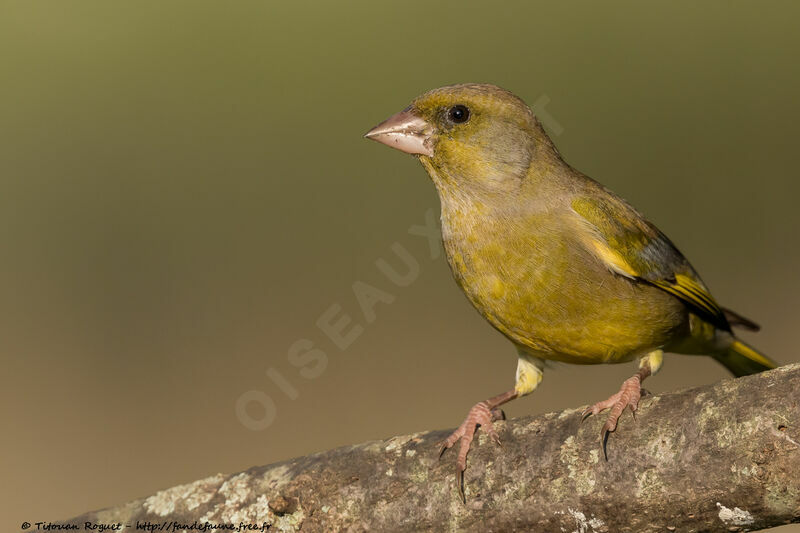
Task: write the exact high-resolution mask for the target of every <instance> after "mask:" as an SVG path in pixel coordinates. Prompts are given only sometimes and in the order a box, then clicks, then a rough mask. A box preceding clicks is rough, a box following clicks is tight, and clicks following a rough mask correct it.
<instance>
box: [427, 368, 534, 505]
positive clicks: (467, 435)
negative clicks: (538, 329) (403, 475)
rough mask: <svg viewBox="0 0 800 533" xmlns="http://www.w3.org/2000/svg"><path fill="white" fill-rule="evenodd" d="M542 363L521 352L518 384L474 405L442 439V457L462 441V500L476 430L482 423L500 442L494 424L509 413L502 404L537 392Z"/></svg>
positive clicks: (458, 469)
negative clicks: (458, 424) (468, 457)
mask: <svg viewBox="0 0 800 533" xmlns="http://www.w3.org/2000/svg"><path fill="white" fill-rule="evenodd" d="M540 366H541V364H540V362H539V361H538V360H537V359H536V358H534V357H531V356H529V355H527V354H523V353H521V354H520V356H519V361H518V363H517V383H516V385H515V387H514V388H513V389H511V390H510V391H507V392H504V393H503V394H498V395H497V396H494V397H492V398H489V399H488V400H485V401H482V402H479V403H476V404H475V405H474V406H472V409H470V410H469V413H467V417H466V418H465V419H464V421H463V422H462V423H461V425H460V426H458V429H456V430H455V431H454V432H453V433H452V434H451V435H450V436H449V437H447V439H445V440H444V442H442V444H441V446H440V448H439V457H441V456H442V454H444V452H445V451H446V450H448V449H449V448H451V447H453V445H454V444H455V443H456V442H458V441H459V440H460V441H461V444H460V446H459V449H458V457H457V459H456V480H457V483H458V492H459V495H460V496H461V501H463V502H465V503H466V501H467V500H466V495H465V494H464V471H465V470H466V469H467V454H468V453H469V449H470V446H471V445H472V440H473V438H474V436H475V432H476V431H477V429H478V427H479V426H480V427H482V428H483V430H484V431H485V432H486V433H488V434H489V436H490V437H491V438H492V440H493V441H494V442H496V443H497V444H500V437H499V436H498V435H497V431H495V429H494V424H493V422H495V421H497V420H504V419H505V414H504V413H503V411H502V410H501V409H500V406H501V405H503V404H504V403H507V402H510V401H511V400H513V399H515V398H519V397H520V396H524V395H525V394H528V393H530V392H531V391H533V390H534V389H535V388H536V386H537V385H538V384H539V383H540V382H541V381H542V371H541V368H540Z"/></svg>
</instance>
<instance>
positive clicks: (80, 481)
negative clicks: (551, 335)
mask: <svg viewBox="0 0 800 533" xmlns="http://www.w3.org/2000/svg"><path fill="white" fill-rule="evenodd" d="M798 16H800V6H798V4H796V3H794V4H793V3H790V2H769V3H756V2H746V3H745V2H722V1H713V2H703V3H701V4H696V3H694V2H673V3H669V4H667V3H652V2H647V3H642V2H611V3H608V2H604V3H598V2H593V1H587V2H569V3H560V2H555V1H551V2H547V3H543V2H537V3H529V2H505V3H503V4H502V5H501V6H497V5H490V4H488V3H482V2H442V3H436V4H434V3H431V2H423V1H416V2H415V1H407V2H392V3H390V2H366V1H364V2H344V3H342V2H336V3H334V2H316V3H312V2H293V3H277V2H266V1H262V2H254V1H240V2H226V3H223V2H213V1H192V2H189V1H186V0H183V1H178V0H173V1H170V2H163V1H139V2H128V3H117V2H114V3H109V2H102V1H72V2H55V1H50V2H46V1H42V2H29V1H13V2H10V1H2V2H0V54H1V55H2V59H0V173H1V174H0V176H1V177H0V247H1V248H0V254H1V256H2V260H1V261H0V338H2V362H3V376H4V380H3V381H4V385H3V387H2V395H3V396H2V401H1V402H0V406H2V407H0V409H2V418H3V421H4V426H5V428H6V430H5V431H4V432H3V436H2V448H0V456H2V478H3V480H4V483H2V486H0V501H2V502H3V504H2V505H3V506H8V508H7V509H6V510H4V511H3V512H2V515H3V516H4V523H5V524H6V525H5V526H4V527H9V526H13V527H18V524H20V523H21V522H22V521H23V520H28V521H31V522H35V521H40V520H55V519H63V518H67V517H70V516H73V515H76V514H79V513H81V512H83V511H87V510H90V509H96V508H100V507H105V506H109V505H113V504H117V503H121V502H123V501H126V500H129V499H132V498H136V497H141V496H145V495H149V494H151V493H153V492H155V491H157V490H159V489H163V488H166V487H169V486H172V485H176V484H180V483H185V482H189V481H192V480H195V479H198V478H201V477H204V476H208V475H211V474H214V473H217V472H232V471H238V470H242V469H245V468H247V467H250V466H252V465H258V464H266V463H270V462H274V461H278V460H281V459H285V458H289V457H292V456H297V455H303V454H307V453H309V452H313V451H317V450H322V449H327V448H331V447H334V446H340V445H345V444H351V443H356V442H360V441H364V440H369V439H379V438H385V437H388V436H391V435H396V434H403V433H408V432H414V431H421V430H426V429H432V428H446V427H452V426H455V425H457V424H458V423H460V421H461V419H462V417H463V416H464V414H465V413H466V410H467V409H468V408H469V407H470V406H471V405H472V404H473V403H475V402H476V401H478V400H481V399H484V398H486V397H487V396H490V395H493V394H496V393H499V392H501V391H504V390H506V389H507V388H509V387H510V386H511V385H512V384H513V379H514V371H515V368H516V355H515V352H514V350H513V348H512V346H511V345H510V344H509V343H508V342H507V341H506V340H505V339H503V338H502V337H501V336H500V335H499V334H498V333H496V332H495V331H494V330H493V329H491V327H490V326H489V325H488V324H486V323H485V322H484V321H483V320H482V319H481V318H480V317H479V316H478V314H477V313H476V312H475V311H474V310H473V309H472V308H471V307H470V305H469V304H468V302H467V301H466V299H465V298H464V297H463V296H462V295H461V293H460V292H459V290H458V289H457V287H456V285H455V283H453V281H452V280H451V277H450V272H449V269H448V267H447V265H446V263H445V261H444V259H443V258H442V257H441V256H440V257H438V258H436V259H433V258H431V254H430V252H429V249H428V244H427V241H426V240H425V239H424V238H421V237H419V236H415V235H412V234H409V233H408V229H409V227H410V226H412V225H421V224H423V223H424V220H425V213H426V211H427V210H429V209H434V213H435V215H436V217H438V200H437V198H436V194H435V191H434V189H433V186H432V185H431V183H430V182H429V179H428V178H427V176H426V175H425V173H424V171H423V169H422V168H421V167H420V165H419V164H418V163H417V162H416V161H415V160H414V159H413V158H411V157H407V156H403V155H401V154H400V153H397V152H395V151H392V150H389V149H387V148H385V147H383V146H379V145H377V144H375V143H371V142H368V141H366V140H364V139H363V138H362V135H363V133H364V132H365V131H366V130H367V129H369V128H370V127H371V126H373V125H374V124H376V123H377V122H379V121H381V120H383V119H384V118H386V117H387V116H388V115H390V114H392V113H394V112H395V111H398V110H400V109H402V108H403V107H405V106H406V105H407V103H408V102H409V101H410V100H411V99H412V98H413V97H415V96H416V95H417V94H419V93H421V92H423V91H425V90H428V89H431V88H434V87H437V86H440V85H444V84H449V83H457V82H467V81H479V82H492V83H496V84H498V85H501V86H503V87H505V88H508V89H510V90H512V91H513V92H515V93H516V94H518V95H519V96H521V97H522V98H523V99H525V100H526V101H528V102H529V103H531V104H532V103H533V102H537V101H538V102H539V105H540V106H542V105H543V106H544V107H543V108H544V109H545V110H546V112H547V113H548V114H550V115H551V116H552V117H553V121H551V122H550V124H548V126H549V127H550V129H551V131H553V132H554V140H555V142H556V144H557V145H558V147H559V149H560V150H561V151H562V153H563V155H564V156H565V158H566V159H567V160H568V161H569V162H570V163H571V164H573V165H574V166H576V167H577V168H579V169H580V170H582V171H584V172H586V173H587V174H589V175H590V176H592V177H594V178H596V179H598V180H600V181H601V182H603V183H604V184H606V185H607V186H609V187H610V188H612V189H613V190H615V191H616V192H618V193H619V194H621V195H622V196H623V197H625V198H627V199H628V200H630V201H631V202H632V203H633V204H634V205H636V206H637V207H638V208H640V209H641V210H642V211H643V212H644V213H646V214H647V215H648V216H649V218H650V219H651V220H653V221H654V222H655V223H656V224H658V225H659V226H660V227H661V229H662V230H664V231H665V232H666V233H667V234H668V235H669V236H670V237H671V238H672V239H673V240H674V241H675V242H676V243H677V245H678V246H679V247H680V248H681V250H682V251H683V252H684V253H685V254H686V255H687V256H688V257H689V258H690V259H691V260H692V262H693V263H694V265H695V267H696V268H697V269H698V270H699V271H700V272H701V274H702V275H703V277H704V279H705V280H706V281H707V283H708V284H709V285H710V286H711V287H712V289H713V291H714V294H715V295H716V297H717V299H718V300H720V301H721V302H722V303H723V304H725V305H727V306H730V307H732V308H734V309H736V310H738V311H740V312H742V313H743V314H745V315H746V316H748V317H752V318H754V319H756V320H757V321H759V322H760V323H761V324H762V325H763V326H764V328H763V331H762V332H761V333H759V334H758V335H757V336H751V335H746V336H745V338H747V339H748V340H749V341H751V342H753V343H754V344H756V345H757V346H758V347H760V348H762V349H763V350H764V351H766V353H768V354H770V355H771V356H772V357H774V358H775V359H777V360H778V361H780V362H782V363H788V362H792V361H797V360H798V359H800V356H799V355H798V351H797V348H796V346H795V343H794V339H795V336H796V333H797V324H798V318H800V311H798V307H797V302H798V301H800V277H798V270H800V251H799V250H798V247H797V243H798V238H797V234H798V229H799V226H800V213H798V211H797V198H798V197H799V196H800V179H798V170H797V165H798V163H797V146H796V144H797V139H798V136H797V124H798V123H800V103H798V98H797V93H798V84H799V83H800V64H799V63H798V61H797V57H798V50H800V32H797V31H796V30H797V27H796V21H797V17H798ZM556 132H558V133H559V134H558V135H555V133H556ZM395 242H398V243H400V244H401V245H403V246H404V247H405V248H406V249H408V250H409V252H410V253H411V254H412V255H413V256H414V257H415V258H416V259H417V260H418V261H419V263H420V269H421V271H420V275H419V277H418V279H417V280H416V281H415V282H414V283H412V284H411V285H410V286H408V287H405V288H397V287H396V286H394V285H392V284H391V283H390V282H388V281H387V280H386V279H385V278H384V277H383V275H382V274H381V273H380V272H379V270H378V269H377V268H376V265H375V261H376V260H378V259H380V258H384V259H386V260H387V261H389V262H390V263H391V262H392V260H394V264H397V260H396V257H395V256H394V254H393V252H392V251H391V248H390V247H391V246H392V244H393V243H395ZM356 281H364V282H367V283H370V284H373V285H375V286H377V287H379V288H381V289H383V290H385V291H387V292H390V293H391V294H392V295H393V296H394V297H395V300H394V302H393V303H391V304H389V305H383V304H380V305H379V306H378V307H377V308H376V312H377V316H376V317H375V320H374V321H373V322H371V323H370V322H368V321H367V320H366V319H365V317H364V316H363V314H362V313H361V312H360V310H359V307H358V305H357V303H356V300H355V298H354V296H353V293H352V289H351V286H352V284H353V283H354V282H356ZM334 304H338V305H340V306H341V308H342V310H343V312H344V313H347V314H348V315H350V317H351V319H352V321H353V324H358V325H359V326H361V327H363V331H362V333H361V334H360V336H359V337H358V338H357V339H356V340H355V342H353V344H352V345H351V346H350V347H348V348H347V349H346V350H340V349H339V348H337V347H336V345H335V344H334V343H333V342H331V340H330V339H329V338H328V337H327V336H326V335H325V334H324V333H322V332H321V331H320V329H319V328H318V327H317V326H316V322H317V320H318V318H319V317H320V315H322V313H323V312H325V311H326V310H327V309H329V308H330V307H331V306H332V305H334ZM298 339H309V340H310V341H312V342H313V343H314V345H315V347H317V348H318V349H320V350H322V351H324V352H325V354H326V355H327V367H326V368H324V371H322V372H321V374H320V375H318V376H316V377H312V378H311V379H309V378H308V377H304V376H303V375H301V373H300V372H299V370H298V368H297V367H295V366H293V365H292V364H291V363H290V361H289V359H288V358H287V353H288V350H289V347H290V346H291V345H292V344H293V343H294V342H295V341H297V340H298ZM270 369H272V370H270ZM632 370H633V367H632V366H631V365H621V366H609V367H572V366H558V367H556V369H555V371H551V372H549V373H547V374H546V377H545V381H544V383H543V386H542V387H540V389H539V390H538V391H537V392H536V393H535V394H533V395H531V396H530V397H528V398H525V399H523V400H521V401H519V402H514V403H512V404H511V405H509V407H508V409H507V413H508V415H509V416H522V415H526V414H532V413H538V412H546V411H552V410H559V409H563V408H566V407H576V406H579V405H582V404H586V403H589V402H592V401H596V400H598V399H601V398H605V397H607V396H608V395H609V394H610V393H612V392H614V391H615V390H616V389H617V387H618V386H619V384H620V382H621V380H622V379H624V378H626V377H628V376H629V375H630V373H631V372H632ZM276 375H279V376H282V378H283V381H281V380H280V379H279V378H277V379H276V378H275V376H276ZM270 376H272V377H270ZM724 377H726V374H725V372H724V371H723V369H722V368H721V367H718V366H717V365H716V364H715V363H714V362H713V361H711V360H707V359H706V358H691V357H681V356H672V357H669V358H668V359H667V361H666V364H665V366H664V369H663V370H662V371H661V373H660V374H659V375H658V376H657V378H655V379H653V380H652V382H648V389H650V390H652V391H655V392H661V391H667V390H672V389H677V388H683V387H690V386H696V385H701V384H705V383H709V382H713V381H715V380H719V379H722V378H724ZM281 384H282V386H281ZM248 391H259V392H256V393H248ZM287 392H288V393H289V394H288V395H287ZM246 394H249V396H248V395H246ZM243 395H245V396H244V398H256V399H260V401H261V402H265V401H267V402H268V401H271V402H272V403H273V404H274V412H272V413H270V412H267V411H266V410H265V406H264V405H261V406H259V404H258V403H251V404H249V405H247V406H246V409H245V410H244V413H245V414H244V415H243V414H242V413H241V412H239V413H238V414H237V410H236V406H237V402H239V401H240V399H241V398H242V397H243ZM266 398H269V400H266ZM266 407H267V408H269V407H270V404H269V403H267V404H266ZM270 414H274V417H272V418H273V420H272V421H271V423H270V424H266V422H270V420H269V418H270V416H269V415H270ZM248 418H249V419H260V420H262V421H264V422H265V423H264V424H263V425H268V427H267V428H266V429H262V430H253V429H248V427H247V424H245V423H243V421H246V420H247V419H248ZM628 423H629V421H628ZM432 453H434V452H433V451H432ZM798 530H800V528H798V529H795V531H798ZM786 531H789V528H787V529H786Z"/></svg>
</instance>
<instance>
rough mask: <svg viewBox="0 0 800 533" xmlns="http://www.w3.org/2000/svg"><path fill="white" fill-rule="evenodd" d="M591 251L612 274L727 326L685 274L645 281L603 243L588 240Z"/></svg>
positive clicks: (702, 289) (709, 299)
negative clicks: (659, 291)
mask: <svg viewBox="0 0 800 533" xmlns="http://www.w3.org/2000/svg"><path fill="white" fill-rule="evenodd" d="M589 243H590V244H591V247H592V250H594V252H595V254H597V256H598V257H599V258H600V260H601V261H603V262H604V263H605V264H606V265H607V266H608V268H610V269H611V270H612V271H613V272H616V273H617V274H620V275H622V276H626V277H629V278H632V279H641V280H643V281H646V282H648V283H650V284H652V285H655V286H656V287H658V288H659V289H662V290H664V291H666V292H668V293H670V294H672V295H674V296H677V297H678V298H680V299H681V300H683V301H684V302H686V303H687V304H689V305H690V306H691V307H693V308H695V309H697V310H698V311H700V314H701V315H703V316H704V318H706V319H709V318H710V319H711V322H712V323H713V324H714V325H716V326H720V327H724V326H726V325H727V320H726V318H725V315H724V314H723V312H722V309H721V308H720V307H719V305H718V304H717V302H716V301H715V300H714V298H713V297H712V296H711V295H710V294H709V293H708V291H707V290H706V289H705V287H703V286H702V285H700V284H699V283H698V282H697V281H696V280H694V279H693V278H691V277H690V276H687V275H685V274H675V279H674V281H673V280H671V279H670V280H665V279H656V280H651V279H647V278H646V277H645V276H643V275H642V273H640V272H637V271H636V270H635V269H634V267H633V266H631V264H630V263H629V262H627V261H626V260H625V259H624V258H623V257H622V255H621V254H619V253H617V252H615V251H614V250H613V249H612V248H611V247H609V246H608V245H607V244H606V243H605V242H603V241H601V240H598V239H594V238H592V239H589Z"/></svg>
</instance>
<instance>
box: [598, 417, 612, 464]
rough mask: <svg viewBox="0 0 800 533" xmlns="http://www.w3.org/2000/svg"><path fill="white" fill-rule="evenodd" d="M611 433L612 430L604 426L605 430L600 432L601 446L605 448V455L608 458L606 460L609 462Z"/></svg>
mask: <svg viewBox="0 0 800 533" xmlns="http://www.w3.org/2000/svg"><path fill="white" fill-rule="evenodd" d="M609 435H611V431H609V430H608V429H606V427H605V426H603V431H602V432H601V433H600V447H601V448H603V457H605V458H606V462H608V436H609Z"/></svg>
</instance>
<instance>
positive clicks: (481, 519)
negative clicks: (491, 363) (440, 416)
mask: <svg viewBox="0 0 800 533" xmlns="http://www.w3.org/2000/svg"><path fill="white" fill-rule="evenodd" d="M799 391H800V364H795V365H790V366H786V367H782V368H779V369H777V370H773V371H770V372H765V373H763V374H759V375H755V376H749V377H745V378H740V379H736V380H727V381H722V382H719V383H716V384H714V385H710V386H706V387H701V388H697V389H692V390H686V391H682V392H676V393H671V394H665V395H662V396H655V397H651V396H647V397H645V398H644V399H643V400H642V402H641V404H640V408H639V411H638V414H637V419H636V422H635V423H634V422H633V421H632V420H631V419H630V418H629V417H627V416H626V417H625V418H624V419H623V420H624V423H623V424H622V425H621V428H620V430H619V431H618V432H617V433H615V434H612V435H611V438H610V440H609V443H608V448H609V461H608V462H606V461H605V460H604V459H603V456H602V452H601V450H600V445H599V435H600V427H601V426H602V424H603V422H604V420H605V417H603V416H599V417H593V418H590V419H589V420H587V421H586V422H584V423H583V425H580V415H579V413H580V410H574V409H572V410H567V411H563V412H561V413H552V414H547V415H542V416H535V417H525V418H519V419H515V420H511V421H507V422H499V423H498V424H497V430H498V432H499V433H500V437H501V439H502V442H503V447H502V448H498V447H497V446H496V445H495V444H494V443H493V442H492V441H491V439H487V438H486V436H485V435H484V434H483V433H479V437H478V438H476V440H475V443H474V444H473V450H472V452H471V453H470V456H469V461H468V467H467V473H466V487H467V492H466V495H467V503H466V505H464V504H462V503H461V501H460V499H459V497H458V495H457V492H456V488H455V475H454V471H455V467H454V465H455V457H454V452H452V451H450V452H447V453H446V454H445V456H444V457H443V458H442V460H441V461H439V460H437V456H436V454H437V446H436V443H437V441H440V440H442V439H443V438H445V437H446V436H447V434H448V431H432V432H427V433H418V434H415V435H406V436H402V437H394V438H391V439H388V440H384V441H374V442H367V443H364V444H359V445H355V446H349V447H345V448H339V449H336V450H331V451H326V452H321V453H317V454H313V455H309V456H306V457H299V458H296V459H292V460H289V461H284V462H281V463H276V464H272V465H269V466H259V467H254V468H251V469H249V470H247V471H245V472H242V473H238V474H233V475H222V474H218V475H216V476H212V477H210V478H207V479H203V480H200V481H196V482H194V483H189V484H187V485H182V486H180V487H175V488H172V489H168V490H165V491H162V492H159V493H157V494H155V495H154V496H151V497H149V498H145V499H141V500H136V501H133V502H130V503H127V504H125V505H122V506H119V507H115V508H110V509H105V510H102V511H97V512H92V513H87V514H85V515H83V516H80V517H78V518H75V519H73V520H70V521H68V522H66V523H74V524H79V525H80V526H81V529H82V528H83V526H84V522H85V521H90V522H95V523H97V522H101V523H106V524H108V523H115V522H119V523H122V524H123V525H125V524H127V525H129V526H130V528H131V530H134V531H135V530H136V524H137V520H138V521H139V525H140V526H143V525H145V522H146V521H149V522H150V523H151V524H161V523H164V522H167V523H169V522H170V521H173V520H174V521H177V522H179V523H181V524H186V525H187V527H189V526H191V525H192V524H193V523H195V521H197V525H196V526H195V527H196V528H199V527H200V526H202V524H203V522H204V521H208V522H210V523H211V524H215V525H220V524H224V523H233V524H235V525H236V526H237V527H238V526H239V524H240V522H244V523H246V524H254V525H256V524H257V525H258V527H261V525H263V523H264V522H266V523H267V524H268V525H269V528H268V530H269V531H296V530H300V529H301V528H302V531H303V532H307V531H308V532H316V531H437V532H438V531H481V532H485V531H512V530H531V531H545V532H550V531H555V532H559V531H567V532H578V533H592V532H595V533H596V532H623V531H631V532H637V533H641V532H649V531H659V532H663V531H739V530H741V531H744V530H755V529H762V528H766V527H770V526H776V525H781V524H786V523H789V522H800V392H799ZM167 527H169V526H167ZM125 529H127V528H125ZM140 530H141V529H140ZM175 530H177V531H180V529H175ZM189 531H192V530H191V529H189ZM201 531H202V529H201ZM209 531H211V530H210V529H209ZM216 531H219V530H216Z"/></svg>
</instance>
